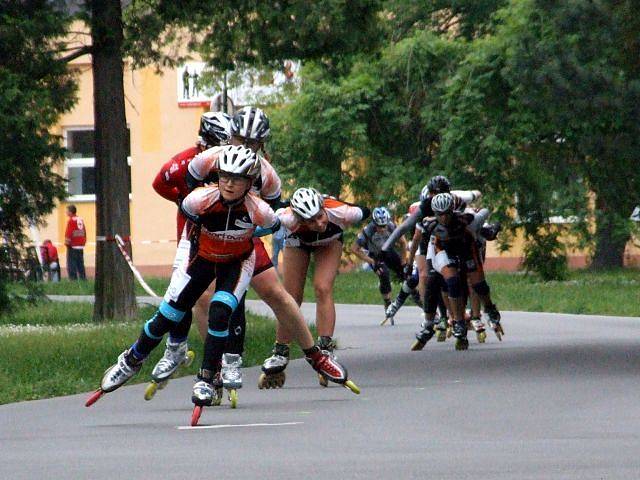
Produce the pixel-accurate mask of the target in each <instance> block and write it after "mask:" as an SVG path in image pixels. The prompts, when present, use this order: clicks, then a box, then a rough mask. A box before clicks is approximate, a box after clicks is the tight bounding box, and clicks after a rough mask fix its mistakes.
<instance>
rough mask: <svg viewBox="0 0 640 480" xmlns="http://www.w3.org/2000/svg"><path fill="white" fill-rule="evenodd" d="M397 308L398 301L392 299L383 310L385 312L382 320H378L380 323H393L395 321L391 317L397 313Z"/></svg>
mask: <svg viewBox="0 0 640 480" xmlns="http://www.w3.org/2000/svg"><path fill="white" fill-rule="evenodd" d="M398 310H400V305H398V303H397V302H396V301H395V300H394V301H393V302H391V303H390V304H389V306H388V307H387V310H386V311H385V314H384V315H385V317H384V320H382V322H380V325H384V324H385V323H387V322H389V323H390V324H391V325H395V321H394V318H393V317H395V316H396V313H398Z"/></svg>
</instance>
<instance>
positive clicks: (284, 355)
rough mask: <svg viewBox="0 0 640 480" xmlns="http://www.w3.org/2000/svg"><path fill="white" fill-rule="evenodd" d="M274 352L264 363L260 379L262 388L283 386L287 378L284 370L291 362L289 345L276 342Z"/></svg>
mask: <svg viewBox="0 0 640 480" xmlns="http://www.w3.org/2000/svg"><path fill="white" fill-rule="evenodd" d="M272 353H273V355H271V356H270V357H269V358H267V359H265V361H264V362H263V364H262V373H261V374H260V378H259V379H258V388H260V389H263V388H282V387H283V386H284V382H285V380H286V378H287V377H286V374H285V372H284V370H285V369H286V368H287V365H288V364H289V345H285V344H282V343H276V344H275V346H274V347H273V351H272Z"/></svg>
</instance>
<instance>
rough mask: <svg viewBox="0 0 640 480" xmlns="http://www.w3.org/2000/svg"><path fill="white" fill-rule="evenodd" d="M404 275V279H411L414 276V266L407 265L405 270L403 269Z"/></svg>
mask: <svg viewBox="0 0 640 480" xmlns="http://www.w3.org/2000/svg"><path fill="white" fill-rule="evenodd" d="M402 273H403V274H404V278H410V277H411V275H412V274H413V265H411V264H409V263H407V264H406V265H405V266H404V267H403V268H402Z"/></svg>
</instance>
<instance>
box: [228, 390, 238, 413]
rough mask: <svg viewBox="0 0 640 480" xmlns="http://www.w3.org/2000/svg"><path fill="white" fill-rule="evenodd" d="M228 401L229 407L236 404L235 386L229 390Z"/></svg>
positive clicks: (234, 406) (233, 406) (236, 392)
mask: <svg viewBox="0 0 640 480" xmlns="http://www.w3.org/2000/svg"><path fill="white" fill-rule="evenodd" d="M229 403H230V404H231V408H236V407H237V406H238V391H237V390H236V389H235V388H232V389H231V390H229Z"/></svg>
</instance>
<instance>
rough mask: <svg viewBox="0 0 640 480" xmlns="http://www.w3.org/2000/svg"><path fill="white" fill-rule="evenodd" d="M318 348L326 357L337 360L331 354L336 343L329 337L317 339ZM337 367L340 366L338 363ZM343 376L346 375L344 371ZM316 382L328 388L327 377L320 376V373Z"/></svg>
mask: <svg viewBox="0 0 640 480" xmlns="http://www.w3.org/2000/svg"><path fill="white" fill-rule="evenodd" d="M318 348H320V351H321V352H322V353H324V354H326V355H327V356H329V357H331V358H332V359H333V360H337V358H338V357H336V356H335V355H334V354H333V351H334V350H335V348H336V342H334V341H333V339H332V338H331V337H329V336H324V335H323V336H320V337H318ZM337 365H340V364H339V363H338V364H337ZM345 374H346V370H345ZM345 376H346V375H345ZM334 381H335V380H334ZM318 382H320V385H321V386H323V387H328V386H329V380H328V377H327V376H326V375H323V374H321V373H318Z"/></svg>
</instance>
